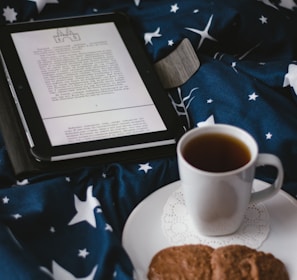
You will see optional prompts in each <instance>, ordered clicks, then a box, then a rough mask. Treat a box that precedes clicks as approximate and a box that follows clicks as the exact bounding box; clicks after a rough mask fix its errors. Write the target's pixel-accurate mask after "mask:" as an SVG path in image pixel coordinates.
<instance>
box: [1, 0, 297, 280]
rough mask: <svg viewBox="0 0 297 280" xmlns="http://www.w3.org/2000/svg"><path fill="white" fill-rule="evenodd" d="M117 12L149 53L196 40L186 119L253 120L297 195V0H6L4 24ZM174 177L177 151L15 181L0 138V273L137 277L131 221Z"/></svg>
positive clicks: (198, 122) (267, 174)
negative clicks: (124, 241) (127, 235)
mask: <svg viewBox="0 0 297 280" xmlns="http://www.w3.org/2000/svg"><path fill="white" fill-rule="evenodd" d="M276 2H278V4H276ZM111 11H122V12H125V13H127V14H128V15H129V16H130V18H131V20H132V22H133V23H134V26H135V30H136V32H137V34H138V36H139V39H140V40H141V41H142V42H143V46H144V48H145V49H146V51H147V53H148V55H149V56H150V58H151V60H152V62H156V61H158V60H159V59H161V58H163V57H164V56H166V55H168V54H169V53H170V52H171V51H172V50H174V48H175V47H176V46H177V45H178V44H179V43H180V42H181V40H182V39H184V38H189V39H190V41H191V43H192V45H193V47H194V49H195V50H196V52H197V55H198V57H199V59H200V62H201V66H200V69H199V70H198V71H197V72H196V73H195V74H194V75H193V76H192V77H191V78H190V79H189V80H188V81H187V82H186V83H185V84H184V85H182V86H181V87H179V88H175V89H172V90H170V92H168V94H169V96H170V99H171V100H172V104H173V106H174V108H175V109H176V111H177V113H178V114H179V116H180V118H181V120H182V121H183V123H184V125H185V127H187V128H188V129H190V128H192V127H196V126H202V125H208V124H213V123H228V124H233V125H236V126H239V127H241V128H244V129H246V130H247V131H249V132H250V133H251V134H252V135H253V136H254V137H255V138H256V140H257V142H258V144H259V150H260V152H261V153H264V152H268V153H274V154H276V155H278V156H279V157H280V158H281V160H282V162H283V165H284V169H285V182H284V186H283V190H285V191H286V192H288V193H289V194H290V195H292V196H293V197H294V198H297V172H296V163H297V114H296V106H297V104H296V101H297V96H296V94H297V84H296V81H297V70H296V69H297V33H296V26H297V5H296V3H295V2H294V1H293V0H281V1H272V2H270V1H266V0H265V1H264V0H262V1H260V0H259V1H250V0H240V1H233V0H225V1H221V0H216V1H207V0H184V1H176V2H172V1H169V0H161V1H155V0H154V1H153V0H100V1H99V0H92V1H83V0H71V1H70V0H22V1H19V0H2V1H1V2H0V24H11V23H16V22H23V21H29V20H39V19H47V18H57V17H65V16H77V15H87V14H95V13H96V14H97V13H102V12H111ZM257 177H258V178H260V179H265V180H267V181H269V180H272V179H273V178H274V170H270V169H267V168H260V169H259V170H258V172H257ZM178 179H179V175H178V169H177V163H176V157H175V156H174V155H173V156H172V157H169V158H164V159H151V160H149V161H139V162H131V163H129V164H128V163H127V164H125V163H121V164H120V163H113V164H106V165H100V166H97V167H94V168H81V169H79V170H75V171H69V172H67V173H65V174H62V175H61V174H59V175H57V174H54V173H53V174H41V175H39V176H35V177H31V178H27V179H26V180H23V181H17V179H16V178H15V177H14V175H13V172H12V169H11V166H10V162H9V158H8V155H7V152H6V149H5V144H4V143H3V140H2V138H1V136H0V268H1V269H0V279H30V280H31V279H57V280H60V279H61V280H62V279H63V280H64V279H104V280H106V279H121V280H122V279H123V280H125V279H129V280H130V279H131V280H132V279H133V266H132V264H131V262H130V260H129V257H128V256H127V255H126V253H125V251H124V249H123V247H122V245H121V237H122V230H123V227H124V224H125V221H126V220H127V218H128V216H129V214H130V213H131V211H132V210H133V208H134V207H135V206H136V205H137V204H138V203H139V202H141V201H142V200H143V199H144V198H145V197H147V196H148V195H149V194H151V193H152V192H153V191H155V190H157V189H159V188H160V187H162V186H164V185H166V184H169V183H171V182H173V181H176V180H178ZM148 234H149V233H148Z"/></svg>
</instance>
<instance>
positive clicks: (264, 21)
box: [259, 15, 267, 24]
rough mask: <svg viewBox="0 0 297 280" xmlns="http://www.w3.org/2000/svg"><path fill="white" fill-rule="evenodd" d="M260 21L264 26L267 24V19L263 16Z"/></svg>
mask: <svg viewBox="0 0 297 280" xmlns="http://www.w3.org/2000/svg"><path fill="white" fill-rule="evenodd" d="M259 20H260V21H261V23H262V24H266V23H267V17H264V16H263V15H262V16H261V17H260V18H259Z"/></svg>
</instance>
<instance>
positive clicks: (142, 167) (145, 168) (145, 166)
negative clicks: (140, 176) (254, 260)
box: [138, 162, 153, 173]
mask: <svg viewBox="0 0 297 280" xmlns="http://www.w3.org/2000/svg"><path fill="white" fill-rule="evenodd" d="M151 169H153V168H152V167H151V166H150V164H149V162H147V163H145V164H139V168H138V170H139V171H141V170H142V171H144V173H148V171H149V170H151Z"/></svg>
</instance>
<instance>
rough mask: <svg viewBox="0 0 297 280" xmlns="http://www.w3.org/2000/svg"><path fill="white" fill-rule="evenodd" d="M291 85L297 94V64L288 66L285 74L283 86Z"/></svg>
mask: <svg viewBox="0 0 297 280" xmlns="http://www.w3.org/2000/svg"><path fill="white" fill-rule="evenodd" d="M289 85H290V86H291V87H292V88H293V89H294V91H295V94H296V95H297V65H296V64H290V65H289V67H288V73H287V74H286V75H285V78H284V83H283V86H284V87H286V86H289Z"/></svg>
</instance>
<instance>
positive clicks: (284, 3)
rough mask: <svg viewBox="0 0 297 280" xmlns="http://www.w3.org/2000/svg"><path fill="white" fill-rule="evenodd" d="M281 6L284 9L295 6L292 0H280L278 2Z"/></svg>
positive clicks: (291, 8)
mask: <svg viewBox="0 0 297 280" xmlns="http://www.w3.org/2000/svg"><path fill="white" fill-rule="evenodd" d="M279 5H280V6H281V7H284V8H286V9H290V10H294V8H296V7H297V5H296V3H295V2H294V0H281V2H280V4H279Z"/></svg>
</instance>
